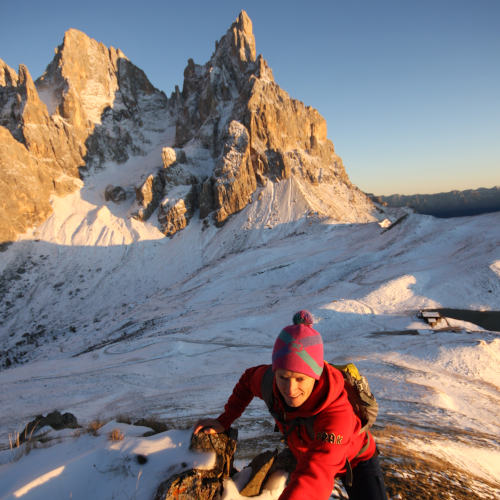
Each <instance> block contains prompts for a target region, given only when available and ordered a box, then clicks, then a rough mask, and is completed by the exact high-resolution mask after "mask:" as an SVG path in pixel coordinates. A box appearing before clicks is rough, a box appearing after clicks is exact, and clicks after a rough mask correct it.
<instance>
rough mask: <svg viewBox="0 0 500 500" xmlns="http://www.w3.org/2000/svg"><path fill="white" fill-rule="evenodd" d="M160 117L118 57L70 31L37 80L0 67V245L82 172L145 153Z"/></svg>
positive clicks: (157, 105) (148, 88)
mask: <svg viewBox="0 0 500 500" xmlns="http://www.w3.org/2000/svg"><path fill="white" fill-rule="evenodd" d="M166 111H167V98H166V97H165V95H164V94H163V93H162V92H160V91H158V90H156V89H155V88H154V87H153V86H152V85H151V84H150V83H149V81H148V80H147V78H146V76H145V75H144V73H143V72H142V71H141V70H140V69H139V68H137V67H135V66H134V65H133V64H132V63H130V62H129V61H128V60H127V59H126V57H125V56H124V55H123V53H121V52H120V51H119V50H116V49H114V48H110V49H107V48H106V47H105V46H104V45H103V44H100V43H98V42H96V41H95V40H92V39H90V38H89V37H87V35H85V34H84V33H82V32H80V31H77V30H69V31H68V32H67V33H66V35H65V37H64V42H63V44H62V45H61V46H60V47H58V49H57V50H56V55H55V57H54V59H53V61H52V62H51V63H50V64H49V66H48V67H47V69H46V71H45V73H44V74H43V75H42V76H41V77H40V78H39V79H38V80H37V81H36V82H33V79H32V78H31V75H30V74H29V71H28V70H27V68H26V67H24V66H22V65H21V66H20V68H19V74H17V73H16V72H15V71H14V70H13V69H11V68H9V67H8V66H7V65H6V64H5V63H4V62H3V61H0V134H1V137H2V141H1V144H0V171H1V173H2V175H1V178H0V196H1V197H2V199H3V200H4V201H3V202H2V204H1V205H0V219H1V222H0V242H5V241H11V240H13V239H15V237H16V235H17V234H19V233H22V232H24V231H26V230H27V229H29V228H30V227H32V226H33V225H35V224H37V223H39V222H41V221H43V220H44V219H45V218H46V217H47V216H48V215H49V214H50V212H51V205H50V202H49V199H50V196H51V195H52V194H59V195H60V194H64V193H67V192H70V191H72V190H74V189H76V188H77V187H78V185H79V184H80V183H79V180H78V179H79V177H80V174H81V172H82V171H88V170H90V169H92V168H97V167H100V166H102V165H103V163H104V162H105V161H116V162H123V161H125V160H126V159H127V158H128V157H129V156H130V155H137V154H144V153H145V150H146V148H147V146H148V143H149V144H150V142H151V141H150V139H149V137H150V135H151V134H153V133H156V134H158V133H162V132H164V130H165V129H164V128H162V124H164V125H163V127H164V126H165V125H166V123H167V121H166V119H165V114H166ZM152 115H154V118H155V119H153V116H152ZM144 145H146V148H145V147H144Z"/></svg>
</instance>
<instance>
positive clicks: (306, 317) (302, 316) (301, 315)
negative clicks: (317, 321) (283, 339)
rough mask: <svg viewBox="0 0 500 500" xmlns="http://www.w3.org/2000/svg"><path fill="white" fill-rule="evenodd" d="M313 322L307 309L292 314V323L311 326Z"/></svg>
mask: <svg viewBox="0 0 500 500" xmlns="http://www.w3.org/2000/svg"><path fill="white" fill-rule="evenodd" d="M313 323H314V320H313V316H312V314H311V313H310V312H309V311H306V310H305V309H302V310H301V311H298V312H296V313H295V314H294V315H293V324H294V325H300V324H304V325H309V326H312V324H313Z"/></svg>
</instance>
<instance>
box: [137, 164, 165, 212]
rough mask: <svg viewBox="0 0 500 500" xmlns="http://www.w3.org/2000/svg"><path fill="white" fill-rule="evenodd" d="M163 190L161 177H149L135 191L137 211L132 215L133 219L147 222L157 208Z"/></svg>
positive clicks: (155, 175)
mask: <svg viewBox="0 0 500 500" xmlns="http://www.w3.org/2000/svg"><path fill="white" fill-rule="evenodd" d="M164 188H165V182H164V180H163V177H162V176H161V175H159V174H151V175H149V176H148V177H147V179H146V180H145V181H144V183H143V184H142V185H141V186H140V187H139V188H137V189H136V190H135V195H136V200H137V203H138V205H139V209H138V210H137V211H136V212H135V213H134V214H133V217H134V218H136V219H139V220H148V219H149V217H151V214H152V213H153V212H154V211H155V210H156V209H157V208H158V206H159V204H160V201H161V199H162V197H163V190H164Z"/></svg>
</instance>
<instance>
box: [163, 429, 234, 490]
mask: <svg viewBox="0 0 500 500" xmlns="http://www.w3.org/2000/svg"><path fill="white" fill-rule="evenodd" d="M236 439H237V431H236V430H232V429H230V430H229V431H227V432H226V433H223V434H196V435H193V436H192V438H191V445H190V449H191V450H196V451H204V452H207V451H208V452H215V454H216V458H215V466H214V467H213V468H212V469H210V470H203V469H190V470H188V471H186V472H182V473H180V474H175V475H174V476H171V477H169V478H168V479H167V480H166V481H164V482H163V483H161V484H160V486H159V487H158V489H157V491H156V495H155V497H154V498H155V500H174V499H176V500H178V499H186V500H187V499H194V498H196V499H199V500H212V499H216V498H219V495H220V493H221V492H222V488H223V480H224V479H225V478H227V477H229V476H230V474H231V472H232V469H233V456H234V452H235V451H236Z"/></svg>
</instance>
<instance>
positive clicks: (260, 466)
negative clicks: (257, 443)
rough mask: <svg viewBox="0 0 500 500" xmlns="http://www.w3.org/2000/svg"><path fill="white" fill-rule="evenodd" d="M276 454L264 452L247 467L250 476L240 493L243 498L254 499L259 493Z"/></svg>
mask: <svg viewBox="0 0 500 500" xmlns="http://www.w3.org/2000/svg"><path fill="white" fill-rule="evenodd" d="M276 454H277V452H272V451H266V452H264V453H260V454H259V455H257V456H256V457H255V458H254V459H253V460H252V461H251V462H250V464H249V465H248V467H250V468H251V469H252V475H251V477H250V480H249V481H248V482H247V484H246V485H245V486H244V487H243V489H242V490H241V491H240V495H242V496H244V497H254V496H257V495H259V494H260V493H261V491H262V486H263V484H264V482H265V480H266V478H267V476H268V473H269V469H270V468H271V466H272V465H273V463H274V460H275V459H276Z"/></svg>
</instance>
